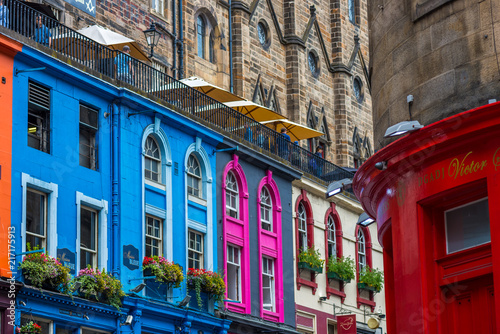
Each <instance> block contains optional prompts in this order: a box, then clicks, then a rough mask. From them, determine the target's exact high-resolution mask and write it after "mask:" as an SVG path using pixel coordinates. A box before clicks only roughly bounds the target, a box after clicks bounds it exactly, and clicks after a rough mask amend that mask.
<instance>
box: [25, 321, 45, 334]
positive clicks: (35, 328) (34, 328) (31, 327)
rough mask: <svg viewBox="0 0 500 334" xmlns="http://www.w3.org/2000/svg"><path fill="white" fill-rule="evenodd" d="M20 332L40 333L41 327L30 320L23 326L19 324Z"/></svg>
mask: <svg viewBox="0 0 500 334" xmlns="http://www.w3.org/2000/svg"><path fill="white" fill-rule="evenodd" d="M20 332H21V334H23V333H30V334H31V333H33V334H35V333H41V332H42V327H41V326H40V325H39V324H37V323H34V322H33V321H30V322H28V323H27V324H26V325H24V326H21V328H20Z"/></svg>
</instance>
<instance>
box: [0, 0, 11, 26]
mask: <svg viewBox="0 0 500 334" xmlns="http://www.w3.org/2000/svg"><path fill="white" fill-rule="evenodd" d="M0 26H4V27H6V28H8V27H9V9H8V8H7V6H5V4H4V3H3V0H0Z"/></svg>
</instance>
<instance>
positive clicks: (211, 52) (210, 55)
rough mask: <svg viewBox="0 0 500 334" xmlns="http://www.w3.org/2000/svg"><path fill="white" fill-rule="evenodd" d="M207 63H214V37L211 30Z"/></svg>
mask: <svg viewBox="0 0 500 334" xmlns="http://www.w3.org/2000/svg"><path fill="white" fill-rule="evenodd" d="M208 61H209V62H211V63H215V35H214V31H213V30H212V31H211V32H210V37H209V38H208Z"/></svg>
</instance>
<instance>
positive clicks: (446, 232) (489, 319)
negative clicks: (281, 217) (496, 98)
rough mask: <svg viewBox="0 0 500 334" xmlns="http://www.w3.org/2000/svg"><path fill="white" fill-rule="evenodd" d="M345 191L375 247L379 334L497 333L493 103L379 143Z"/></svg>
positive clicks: (497, 151)
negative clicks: (380, 266) (355, 201)
mask: <svg viewBox="0 0 500 334" xmlns="http://www.w3.org/2000/svg"><path fill="white" fill-rule="evenodd" d="M383 161H385V162H387V169H385V170H378V169H376V168H375V164H376V163H377V162H383ZM354 191H355V193H356V195H357V196H358V198H359V199H360V201H361V203H362V205H363V207H364V209H365V210H366V212H367V213H368V214H370V215H371V216H372V217H374V218H376V220H377V224H378V237H379V241H380V244H381V245H382V246H383V247H384V270H385V293H386V312H387V321H388V323H387V326H388V333H389V334H406V333H411V334H414V333H432V334H434V333H436V334H437V333H439V334H451V333H453V334H462V333H468V334H469V333H500V317H497V313H498V312H500V103H495V104H490V105H487V106H484V107H480V108H477V109H474V110H470V111H467V112H464V113H461V114H458V115H455V116H453V117H450V118H447V119H445V120H442V121H440V122H437V123H434V124H431V125H429V126H426V127H424V128H423V129H420V130H418V131H416V132H414V133H411V134H409V135H407V136H405V137H403V138H401V139H399V140H397V141H395V142H393V143H392V144H390V145H388V146H386V147H385V148H383V149H381V150H380V151H378V152H377V153H376V154H375V155H373V156H372V157H371V158H370V159H369V160H368V161H367V162H366V163H365V164H364V165H363V166H361V168H360V169H359V170H358V172H357V173H356V175H355V179H354Z"/></svg>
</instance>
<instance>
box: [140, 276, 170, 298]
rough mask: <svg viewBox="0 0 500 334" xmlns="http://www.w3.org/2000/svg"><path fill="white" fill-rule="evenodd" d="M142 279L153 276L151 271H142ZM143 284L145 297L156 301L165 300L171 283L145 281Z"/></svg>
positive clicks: (153, 280) (154, 280) (152, 280)
mask: <svg viewBox="0 0 500 334" xmlns="http://www.w3.org/2000/svg"><path fill="white" fill-rule="evenodd" d="M142 275H143V277H151V276H155V275H154V274H153V273H152V271H151V269H145V270H143V271H142ZM144 283H146V296H148V297H151V298H156V299H162V300H166V298H167V293H168V290H169V289H170V287H171V285H172V284H173V283H163V282H159V281H157V280H156V279H152V278H151V279H145V280H144Z"/></svg>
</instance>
